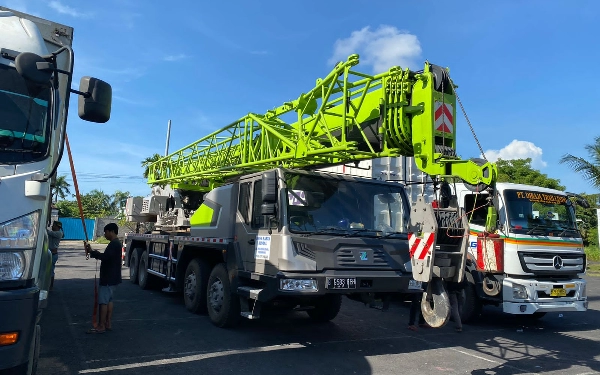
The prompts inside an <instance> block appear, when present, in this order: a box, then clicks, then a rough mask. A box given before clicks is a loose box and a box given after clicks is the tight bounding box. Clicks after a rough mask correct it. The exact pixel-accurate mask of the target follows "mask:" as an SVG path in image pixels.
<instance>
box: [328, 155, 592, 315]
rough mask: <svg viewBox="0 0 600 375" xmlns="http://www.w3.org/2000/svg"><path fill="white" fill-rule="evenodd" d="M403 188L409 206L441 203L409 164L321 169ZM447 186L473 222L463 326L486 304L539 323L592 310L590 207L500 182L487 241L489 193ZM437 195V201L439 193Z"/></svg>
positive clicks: (391, 161) (555, 193) (379, 162)
mask: <svg viewBox="0 0 600 375" xmlns="http://www.w3.org/2000/svg"><path fill="white" fill-rule="evenodd" d="M320 170H321V171H323V172H329V173H341V174H346V175H350V176H362V177H365V178H375V179H378V180H384V181H399V182H402V183H403V184H405V190H407V192H408V193H409V194H408V196H409V200H410V201H411V202H412V201H415V200H416V199H417V196H418V192H421V194H423V193H425V194H426V195H427V197H428V198H429V199H430V200H431V201H434V200H437V199H439V192H440V191H439V190H437V191H434V189H433V187H432V182H433V181H431V179H428V178H426V176H424V175H422V174H421V173H420V171H419V170H418V168H417V167H416V165H415V163H414V159H413V158H411V157H404V156H402V157H396V158H379V159H374V160H365V161H361V162H360V163H359V164H358V165H353V166H352V165H348V166H346V165H342V166H334V167H326V168H323V169H320ZM448 187H449V188H450V189H451V190H452V194H454V195H455V196H456V198H457V200H458V205H459V206H460V207H461V208H462V209H463V210H464V212H465V214H466V216H467V220H468V223H469V253H468V255H467V261H466V264H465V274H466V278H467V283H466V287H465V288H464V294H463V298H464V301H463V303H462V309H461V319H462V321H463V322H469V321H472V320H474V319H476V318H477V317H479V316H480V315H481V313H482V312H483V309H482V307H483V306H485V305H495V306H502V310H503V311H504V312H505V313H507V314H511V315H520V316H524V317H527V318H533V319H537V318H540V317H543V316H544V315H545V314H546V313H548V312H564V311H586V310H587V306H588V301H587V293H586V281H585V279H584V278H583V275H584V273H585V270H586V263H587V262H586V256H585V252H584V249H583V239H582V237H581V233H580V232H579V230H578V228H577V223H576V219H575V209H576V207H581V208H583V209H586V208H589V203H588V202H587V201H586V200H585V199H584V198H582V197H580V196H578V195H577V194H573V193H568V192H563V191H559V190H554V189H548V188H542V187H539V186H532V185H524V184H514V183H508V182H497V183H496V186H495V193H496V195H495V196H494V197H493V198H492V199H494V200H495V201H496V202H495V206H496V207H497V212H498V224H499V225H498V226H497V231H496V232H495V233H494V235H493V236H490V235H485V233H486V230H485V225H486V218H487V207H488V198H489V197H490V195H489V192H488V191H477V190H475V191H474V189H472V188H471V187H470V186H468V185H465V184H462V183H451V184H449V185H448ZM436 193H437V194H436Z"/></svg>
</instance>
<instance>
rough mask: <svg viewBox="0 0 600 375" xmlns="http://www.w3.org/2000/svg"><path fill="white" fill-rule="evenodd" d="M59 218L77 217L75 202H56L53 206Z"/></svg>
mask: <svg viewBox="0 0 600 375" xmlns="http://www.w3.org/2000/svg"><path fill="white" fill-rule="evenodd" d="M54 205H55V206H56V208H58V215H59V216H60V217H79V208H78V207H77V202H75V201H58V202H56V203H55V204H54Z"/></svg>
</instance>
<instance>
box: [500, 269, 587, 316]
mask: <svg viewBox="0 0 600 375" xmlns="http://www.w3.org/2000/svg"><path fill="white" fill-rule="evenodd" d="M520 286H522V287H524V288H525V290H526V291H527V297H528V298H526V299H520V298H515V297H514V295H513V288H515V287H516V288H520ZM555 288H562V289H565V290H566V292H567V296H566V297H551V296H550V293H551V290H552V289H555ZM585 288H586V282H585V280H583V279H575V280H568V281H560V282H551V281H537V280H528V279H514V278H505V279H504V280H503V282H502V293H503V294H502V296H503V303H502V309H503V311H504V312H505V313H509V314H517V315H530V314H533V313H536V312H553V311H555V312H562V311H586V310H587V308H588V300H587V296H586V292H585Z"/></svg>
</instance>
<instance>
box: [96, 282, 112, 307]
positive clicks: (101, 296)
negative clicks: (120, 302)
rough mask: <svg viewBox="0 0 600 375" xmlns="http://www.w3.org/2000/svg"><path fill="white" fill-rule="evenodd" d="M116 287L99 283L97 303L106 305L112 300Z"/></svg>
mask: <svg viewBox="0 0 600 375" xmlns="http://www.w3.org/2000/svg"><path fill="white" fill-rule="evenodd" d="M116 289H117V286H116V285H100V287H99V288H98V304H99V305H108V303H109V302H112V300H113V296H114V294H115V290H116Z"/></svg>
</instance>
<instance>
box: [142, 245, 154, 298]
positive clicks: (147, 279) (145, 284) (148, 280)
mask: <svg viewBox="0 0 600 375" xmlns="http://www.w3.org/2000/svg"><path fill="white" fill-rule="evenodd" d="M153 281H154V277H153V275H150V274H149V273H148V252H147V251H144V252H143V253H142V256H141V257H140V265H139V267H138V283H139V284H140V288H142V289H144V290H147V289H150V288H151V287H152V285H153V284H154V283H153Z"/></svg>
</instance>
